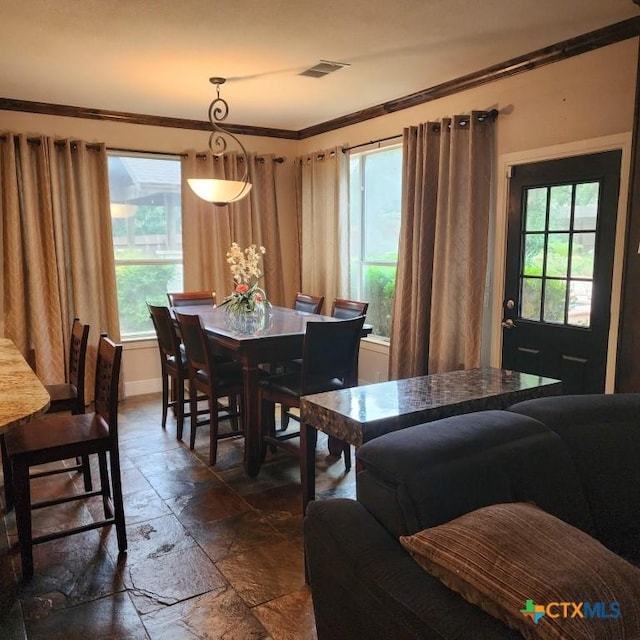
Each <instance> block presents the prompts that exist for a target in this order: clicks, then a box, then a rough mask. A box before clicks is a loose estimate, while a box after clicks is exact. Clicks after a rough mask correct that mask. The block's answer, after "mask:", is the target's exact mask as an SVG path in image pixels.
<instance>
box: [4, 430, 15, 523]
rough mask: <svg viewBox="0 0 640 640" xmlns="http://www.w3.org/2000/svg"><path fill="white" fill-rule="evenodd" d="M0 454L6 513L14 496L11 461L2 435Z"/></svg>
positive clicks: (13, 500)
mask: <svg viewBox="0 0 640 640" xmlns="http://www.w3.org/2000/svg"><path fill="white" fill-rule="evenodd" d="M0 454H1V455H2V474H3V476H4V510H5V513H8V512H9V511H11V509H13V506H14V504H15V497H14V491H13V473H12V472H11V462H10V460H9V455H8V454H7V443H6V442H5V439H4V435H0Z"/></svg>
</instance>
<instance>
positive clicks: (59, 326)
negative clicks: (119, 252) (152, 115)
mask: <svg viewBox="0 0 640 640" xmlns="http://www.w3.org/2000/svg"><path fill="white" fill-rule="evenodd" d="M0 180H1V184H0V193H1V196H0V213H1V218H2V250H3V307H4V333H5V335H6V336H7V337H9V338H11V339H12V340H14V342H15V343H16V345H17V346H18V348H19V349H20V350H21V351H22V353H24V354H25V355H27V354H28V353H29V352H30V351H33V354H34V356H35V367H36V371H37V374H38V376H39V377H40V378H41V379H42V381H43V382H44V383H46V384H55V383H59V382H63V381H64V380H65V374H66V371H65V367H66V364H67V360H68V355H67V354H68V348H69V344H68V342H69V336H70V333H71V324H72V320H73V318H74V317H76V316H77V317H79V318H80V319H81V320H82V322H83V323H87V324H89V325H90V326H91V332H90V335H89V343H90V348H89V349H88V355H87V391H88V394H87V395H88V398H89V400H91V399H92V396H93V373H94V369H95V353H96V346H97V344H98V340H99V336H100V333H101V332H107V333H108V334H109V335H110V336H111V337H112V338H113V339H114V340H119V339H120V330H119V324H118V310H117V294H116V280H115V266H114V257H113V244H112V237H111V216H110V210H109V180H108V169H107V155H106V150H105V147H104V145H103V144H87V143H85V142H82V141H77V140H73V141H71V140H54V139H52V138H48V137H38V138H27V137H26V136H24V135H14V134H11V133H7V134H5V135H3V136H0Z"/></svg>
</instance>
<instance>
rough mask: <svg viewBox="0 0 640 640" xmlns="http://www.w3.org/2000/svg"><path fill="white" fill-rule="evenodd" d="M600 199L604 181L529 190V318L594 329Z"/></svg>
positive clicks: (525, 235) (525, 303) (525, 278)
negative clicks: (594, 279)
mask: <svg viewBox="0 0 640 640" xmlns="http://www.w3.org/2000/svg"><path fill="white" fill-rule="evenodd" d="M599 195H600V185H599V183H598V182H575V183H572V184H561V185H556V186H552V187H536V188H531V189H527V190H526V191H525V224H524V229H523V230H522V233H521V243H522V244H521V246H522V248H523V252H522V266H521V273H520V286H521V289H522V295H521V307H522V308H521V310H520V315H521V317H522V318H523V319H525V320H535V321H537V322H549V323H553V324H565V325H573V326H577V327H589V325H590V322H591V292H592V289H593V277H594V273H593V266H594V259H595V243H596V231H597V227H598V224H597V222H598V202H599Z"/></svg>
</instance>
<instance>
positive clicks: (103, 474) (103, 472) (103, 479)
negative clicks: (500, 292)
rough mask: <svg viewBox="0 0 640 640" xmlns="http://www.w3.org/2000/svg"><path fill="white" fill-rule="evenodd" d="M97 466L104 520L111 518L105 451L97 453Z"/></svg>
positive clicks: (109, 486)
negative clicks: (98, 468)
mask: <svg viewBox="0 0 640 640" xmlns="http://www.w3.org/2000/svg"><path fill="white" fill-rule="evenodd" d="M98 465H99V467H100V491H101V493H102V508H103V509H104V517H105V518H113V517H114V513H113V508H112V505H111V483H110V482H109V470H108V469H107V454H106V452H105V451H99V452H98Z"/></svg>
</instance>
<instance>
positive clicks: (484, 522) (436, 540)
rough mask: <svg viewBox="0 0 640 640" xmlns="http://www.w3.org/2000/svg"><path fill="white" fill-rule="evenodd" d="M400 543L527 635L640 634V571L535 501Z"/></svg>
mask: <svg viewBox="0 0 640 640" xmlns="http://www.w3.org/2000/svg"><path fill="white" fill-rule="evenodd" d="M400 541H401V543H402V544H403V545H404V546H405V548H407V549H408V550H409V551H410V553H411V554H412V555H413V556H414V557H415V559H416V560H417V561H418V563H419V564H420V565H421V566H423V567H424V568H425V569H426V570H427V572H429V573H430V574H432V575H434V576H436V577H437V578H439V579H440V580H441V581H442V582H443V583H444V584H446V585H447V586H448V587H449V588H451V589H452V590H454V591H456V592H457V593H459V594H460V595H462V596H463V597H464V598H465V599H466V600H468V601H469V602H472V603H474V604H477V605H478V606H480V607H481V608H482V609H484V610H485V611H487V612H488V613H490V614H491V615H493V616H495V617H496V618H498V619H500V620H502V621H504V622H505V623H506V624H508V625H509V626H511V627H512V628H514V629H517V630H518V631H520V632H521V633H522V634H523V635H524V636H525V638H530V639H536V640H560V639H563V640H566V639H571V640H583V639H584V640H587V639H595V638H597V639H598V640H620V639H621V638H640V570H638V569H637V568H636V567H634V566H633V565H631V564H629V563H628V562H626V561H625V560H623V559H622V558H620V557H619V556H617V555H616V554H614V553H613V552H612V551H610V550H609V549H607V548H606V547H604V546H603V545H602V544H601V543H599V542H598V541H597V540H595V539H594V538H592V537H591V536H589V535H587V534H586V533H584V532H582V531H580V530H578V529H575V528H574V527H572V526H571V525H569V524H567V523H565V522H563V521H562V520H559V519H558V518H555V517H553V516H551V515H550V514H547V513H545V512H544V511H542V510H541V509H538V508H537V507H535V506H533V505H531V504H524V503H511V504H496V505H492V506H490V507H485V508H482V509H478V510H476V511H474V512H472V513H469V514H466V515H464V516H461V517H460V518H457V519H455V520H452V521H451V522H448V523H446V524H443V525H440V526H437V527H433V528H430V529H425V530H423V531H420V532H418V533H416V534H414V535H412V536H406V537H401V538H400ZM564 603H566V604H564ZM580 603H582V604H580Z"/></svg>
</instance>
